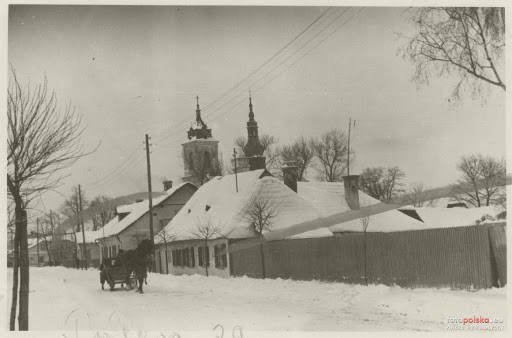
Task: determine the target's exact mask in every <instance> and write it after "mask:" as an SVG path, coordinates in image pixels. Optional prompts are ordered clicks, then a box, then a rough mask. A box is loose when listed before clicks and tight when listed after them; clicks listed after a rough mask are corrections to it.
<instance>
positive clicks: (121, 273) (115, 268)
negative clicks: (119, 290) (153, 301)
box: [100, 258, 135, 291]
mask: <svg viewBox="0 0 512 338" xmlns="http://www.w3.org/2000/svg"><path fill="white" fill-rule="evenodd" d="M100 282H101V289H102V290H104V289H105V287H104V284H105V282H106V283H107V284H108V285H109V286H110V291H113V290H114V288H115V285H116V284H121V287H123V286H124V285H126V288H128V289H133V287H134V286H135V278H134V277H133V273H132V271H130V269H129V267H128V266H127V264H123V262H122V261H119V260H118V259H113V258H107V259H104V260H103V262H102V264H101V266H100Z"/></svg>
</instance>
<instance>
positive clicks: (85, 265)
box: [78, 184, 87, 270]
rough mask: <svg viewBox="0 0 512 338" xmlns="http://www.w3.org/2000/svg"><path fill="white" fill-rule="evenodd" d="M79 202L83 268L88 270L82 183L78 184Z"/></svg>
mask: <svg viewBox="0 0 512 338" xmlns="http://www.w3.org/2000/svg"><path fill="white" fill-rule="evenodd" d="M78 202H79V203H80V204H79V208H80V225H81V226H82V262H83V263H82V264H83V265H82V269H83V268H84V267H85V270H87V262H86V260H85V232H84V218H83V215H82V213H83V211H84V210H83V208H82V188H81V187H80V184H79V185H78Z"/></svg>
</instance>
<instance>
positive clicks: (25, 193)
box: [7, 69, 84, 331]
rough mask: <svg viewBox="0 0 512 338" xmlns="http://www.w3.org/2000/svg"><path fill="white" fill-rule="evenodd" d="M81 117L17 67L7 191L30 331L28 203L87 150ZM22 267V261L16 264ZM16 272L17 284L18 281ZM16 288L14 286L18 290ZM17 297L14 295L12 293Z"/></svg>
mask: <svg viewBox="0 0 512 338" xmlns="http://www.w3.org/2000/svg"><path fill="white" fill-rule="evenodd" d="M82 133H83V129H82V127H81V119H80V117H79V115H77V114H76V113H75V110H74V108H73V107H72V106H71V105H67V106H66V107H65V108H64V109H59V108H58V103H57V97H56V95H55V93H54V92H49V91H48V87H47V81H46V79H45V80H44V82H43V84H40V85H37V86H35V87H30V86H26V87H22V86H21V84H20V82H19V81H18V78H17V77H16V73H15V71H14V69H12V71H11V76H10V79H9V87H8V92H7V189H8V195H9V198H11V199H12V200H13V201H14V204H15V219H16V233H15V243H16V245H15V257H14V259H15V260H19V272H20V280H19V285H20V289H19V313H18V328H19V330H21V331H26V330H28V318H29V311H28V305H29V260H28V242H27V211H26V209H27V207H28V205H29V204H30V203H31V201H33V199H34V198H35V197H37V196H40V195H41V194H42V193H44V192H46V191H48V190H50V189H53V188H55V187H56V186H57V185H58V184H59V182H60V181H61V180H62V179H63V176H62V175H59V173H62V171H63V170H64V169H66V168H69V167H70V166H71V165H72V164H73V163H75V162H76V161H77V160H78V159H79V158H81V157H82V156H83V155H84V153H83V150H82V148H81V146H80V137H81V135H82ZM16 269H18V264H16ZM15 276H17V271H16V272H15V273H14V275H13V283H14V282H16V284H17V283H18V281H17V280H15V279H17V278H15ZM14 289H15V287H14V286H13V291H16V290H14ZM13 299H14V294H13ZM15 314H16V304H15V303H14V302H13V307H12V308H11V319H10V330H15V319H14V317H15Z"/></svg>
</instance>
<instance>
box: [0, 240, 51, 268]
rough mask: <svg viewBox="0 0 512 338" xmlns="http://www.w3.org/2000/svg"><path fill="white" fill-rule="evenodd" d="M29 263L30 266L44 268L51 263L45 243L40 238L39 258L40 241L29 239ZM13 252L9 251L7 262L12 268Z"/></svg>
mask: <svg viewBox="0 0 512 338" xmlns="http://www.w3.org/2000/svg"><path fill="white" fill-rule="evenodd" d="M27 242H28V263H29V265H30V266H44V265H46V264H48V263H49V261H50V258H49V255H48V251H47V250H46V247H45V245H44V242H43V240H42V239H41V238H39V256H38V240H37V238H28V239H27ZM12 259H13V250H12V249H10V250H8V251H7V262H8V265H9V266H12Z"/></svg>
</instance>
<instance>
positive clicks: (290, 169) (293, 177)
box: [283, 161, 299, 192]
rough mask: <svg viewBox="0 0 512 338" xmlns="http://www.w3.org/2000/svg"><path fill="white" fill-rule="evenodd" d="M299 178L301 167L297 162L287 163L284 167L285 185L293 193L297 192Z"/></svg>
mask: <svg viewBox="0 0 512 338" xmlns="http://www.w3.org/2000/svg"><path fill="white" fill-rule="evenodd" d="M298 176H299V167H297V164H296V163H295V161H286V162H284V165H283V178H284V184H286V186H287V187H288V188H290V189H292V190H293V191H295V192H297V178H298Z"/></svg>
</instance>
